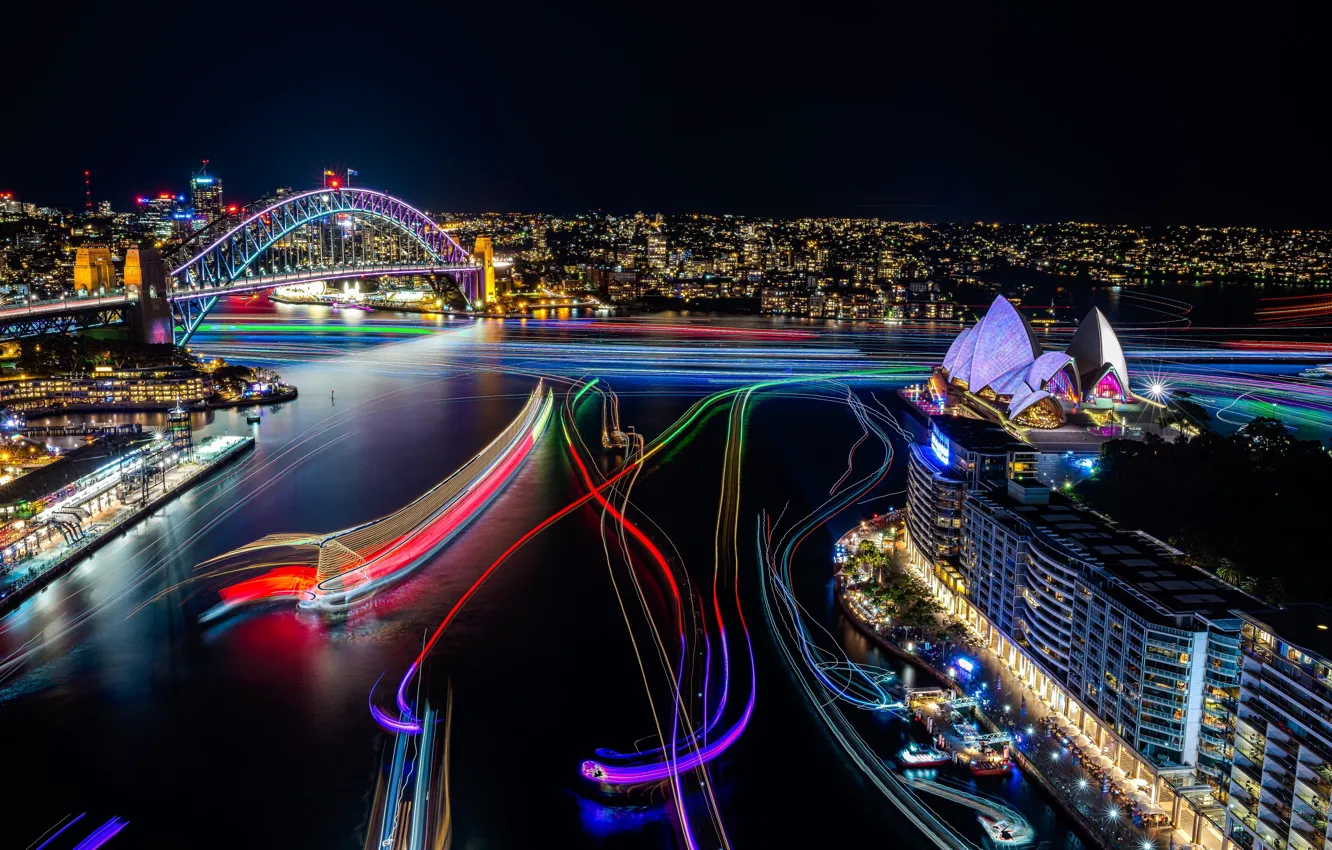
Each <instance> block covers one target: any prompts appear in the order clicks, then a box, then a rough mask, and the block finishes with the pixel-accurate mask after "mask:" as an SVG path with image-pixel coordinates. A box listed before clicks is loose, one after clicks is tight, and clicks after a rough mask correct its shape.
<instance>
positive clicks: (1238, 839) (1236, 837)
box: [1230, 826, 1253, 850]
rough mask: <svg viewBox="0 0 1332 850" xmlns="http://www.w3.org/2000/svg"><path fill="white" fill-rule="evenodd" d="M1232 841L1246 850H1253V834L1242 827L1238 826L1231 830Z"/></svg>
mask: <svg viewBox="0 0 1332 850" xmlns="http://www.w3.org/2000/svg"><path fill="white" fill-rule="evenodd" d="M1230 840H1231V841H1233V842H1235V843H1236V844H1238V845H1239V846H1241V847H1243V848H1244V850H1253V834H1252V833H1250V832H1249V830H1247V829H1245V828H1244V827H1242V826H1237V827H1235V828H1234V829H1233V830H1231V832H1230Z"/></svg>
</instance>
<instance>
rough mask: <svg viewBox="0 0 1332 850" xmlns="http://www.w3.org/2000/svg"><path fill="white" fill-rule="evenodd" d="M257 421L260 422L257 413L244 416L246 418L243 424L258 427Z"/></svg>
mask: <svg viewBox="0 0 1332 850" xmlns="http://www.w3.org/2000/svg"><path fill="white" fill-rule="evenodd" d="M259 421H260V419H259V414H258V413H251V414H250V415H249V416H246V417H245V422H246V424H249V425H258V424H259Z"/></svg>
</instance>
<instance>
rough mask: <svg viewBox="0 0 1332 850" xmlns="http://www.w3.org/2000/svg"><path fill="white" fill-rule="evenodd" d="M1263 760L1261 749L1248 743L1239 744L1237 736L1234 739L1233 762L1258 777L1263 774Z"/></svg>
mask: <svg viewBox="0 0 1332 850" xmlns="http://www.w3.org/2000/svg"><path fill="white" fill-rule="evenodd" d="M1263 761H1264V759H1263V754H1262V751H1261V750H1255V749H1253V746H1252V745H1251V744H1248V743H1243V744H1241V742H1240V741H1239V739H1238V738H1237V739H1236V740H1235V764H1237V765H1239V766H1240V767H1241V768H1243V769H1244V770H1246V771H1248V772H1249V773H1250V774H1252V775H1253V776H1256V777H1259V776H1262V775H1263Z"/></svg>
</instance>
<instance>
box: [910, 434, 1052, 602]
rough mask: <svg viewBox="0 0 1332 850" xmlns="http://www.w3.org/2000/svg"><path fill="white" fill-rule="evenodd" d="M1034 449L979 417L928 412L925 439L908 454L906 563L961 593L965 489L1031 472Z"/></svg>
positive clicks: (1033, 461)
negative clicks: (908, 559) (929, 417)
mask: <svg viewBox="0 0 1332 850" xmlns="http://www.w3.org/2000/svg"><path fill="white" fill-rule="evenodd" d="M1036 454H1037V453H1036V452H1035V451H1034V450H1033V449H1031V447H1030V446H1028V445H1026V444H1025V443H1022V442H1020V441H1019V440H1016V439H1014V438H1013V437H1012V436H1010V435H1009V434H1008V433H1007V432H1006V431H1004V430H1003V429H1002V428H1000V427H998V426H997V425H994V424H992V423H989V422H985V421H983V420H980V419H962V418H956V417H944V416H939V417H933V418H931V419H930V424H929V431H928V441H927V442H926V443H925V444H918V443H912V444H911V450H910V457H909V458H908V460H907V504H908V505H909V506H910V508H909V509H908V512H907V528H908V530H909V538H908V539H909V540H910V541H911V546H909V547H908V550H907V551H908V553H909V555H910V558H911V563H912V565H913V566H915V567H916V568H917V569H918V570H920V571H921V572H922V573H923V574H928V575H932V576H935V577H936V578H937V580H938V582H939V583H940V584H941V585H942V586H944V587H946V588H948V589H949V591H950V592H956V593H966V584H965V577H964V576H963V574H962V573H961V572H960V571H959V569H958V561H959V557H960V554H961V549H962V524H963V523H962V519H963V517H962V511H963V503H964V501H965V499H966V494H967V492H968V491H969V490H971V489H974V488H976V487H979V486H980V483H981V482H982V481H987V480H992V479H999V480H1005V479H1007V478H1009V477H1013V476H1017V477H1018V478H1020V479H1022V480H1026V479H1027V478H1028V477H1031V476H1033V475H1034V473H1035V467H1036Z"/></svg>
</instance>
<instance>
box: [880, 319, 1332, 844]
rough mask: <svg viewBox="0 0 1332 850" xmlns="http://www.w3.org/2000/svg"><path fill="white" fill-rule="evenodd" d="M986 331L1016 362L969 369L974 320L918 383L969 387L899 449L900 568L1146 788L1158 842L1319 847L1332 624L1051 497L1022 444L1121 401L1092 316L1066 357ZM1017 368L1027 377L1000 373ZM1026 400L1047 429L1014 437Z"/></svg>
mask: <svg viewBox="0 0 1332 850" xmlns="http://www.w3.org/2000/svg"><path fill="white" fill-rule="evenodd" d="M991 315H994V308H992V310H991ZM998 315H1000V316H1001V317H1003V316H1008V318H1004V319H1002V322H1001V325H1000V326H1002V327H1003V328H1005V331H1004V333H1003V334H1002V336H1003V337H1004V339H1005V340H1006V342H1007V343H1011V342H1012V341H1013V340H1014V339H1016V340H1017V343H1018V345H1017V348H1018V351H1019V354H1017V355H1011V348H1005V346H999V347H998V351H999V355H996V356H1005V357H1010V355H1011V357H1010V359H1011V361H1012V362H1011V363H1008V362H1005V363H1004V364H1001V366H1004V367H1007V372H1006V373H1005V374H1009V375H1010V378H1009V379H1005V380H999V379H996V378H993V377H992V373H994V372H995V368H992V367H990V366H987V365H985V364H981V363H977V362H975V358H976V357H977V355H978V352H979V354H980V356H982V357H988V356H991V354H994V352H995V351H996V348H995V346H994V343H993V341H991V340H989V339H988V338H987V337H988V334H989V333H990V332H992V330H993V329H991V331H987V330H985V328H984V327H983V326H984V325H985V324H987V323H988V322H989V320H990V316H989V315H987V317H986V318H985V319H984V320H982V324H981V325H978V326H977V328H973V329H971V330H970V331H966V332H964V335H963V338H962V341H963V343H964V344H965V345H964V347H962V348H959V346H958V344H957V343H954V346H953V348H952V349H950V358H951V361H950V364H948V365H945V366H943V367H941V368H940V369H939V370H936V372H935V376H934V379H932V380H933V381H934V382H936V383H937V382H938V381H940V380H948V381H954V380H955V381H959V382H961V383H962V384H963V385H965V387H966V388H965V389H963V388H962V387H959V386H957V385H956V384H950V385H949V388H948V389H947V390H946V391H945V392H949V393H952V394H954V396H957V395H959V394H961V395H962V396H963V397H962V398H960V399H949V400H948V402H947V403H945V404H937V401H939V399H937V398H936V405H935V406H934V407H933V408H932V409H931V411H930V412H936V411H939V410H944V411H946V414H947V415H931V416H928V417H927V418H925V420H924V422H923V423H922V424H923V426H924V427H923V433H921V434H920V435H919V439H918V440H917V441H915V442H914V443H913V444H912V445H911V447H910V452H909V458H908V478H907V523H906V528H907V552H908V559H909V563H910V565H911V567H912V569H913V570H914V571H915V572H916V573H917V574H918V575H920V576H921V577H922V578H923V579H924V580H925V581H926V582H927V583H928V584H929V585H930V586H931V588H932V589H933V591H934V593H935V595H936V597H937V598H938V600H939V601H940V602H941V603H942V604H943V605H944V607H945V608H946V610H948V612H949V613H950V614H952V615H953V616H954V617H956V618H958V619H960V620H963V621H965V622H967V623H968V624H969V625H970V626H971V627H972V628H974V629H975V630H976V631H977V632H978V633H980V634H981V635H982V637H984V638H986V639H988V641H989V645H990V648H991V650H992V651H993V652H994V653H995V655H996V656H998V658H999V659H1000V660H1001V662H1002V663H1003V664H1005V665H1006V666H1008V667H1009V668H1010V669H1011V670H1012V671H1013V673H1014V674H1015V675H1017V676H1018V677H1019V678H1021V679H1022V680H1023V681H1024V682H1025V683H1026V684H1027V685H1028V686H1029V687H1030V688H1031V689H1032V691H1034V692H1035V693H1036V694H1037V695H1038V696H1039V698H1040V699H1041V700H1042V701H1043V702H1044V703H1045V704H1046V705H1047V706H1048V707H1049V710H1050V711H1052V712H1055V713H1057V714H1059V715H1062V716H1063V717H1065V718H1067V719H1068V721H1069V722H1070V723H1071V724H1072V725H1073V726H1076V727H1077V730H1078V732H1079V733H1080V734H1084V735H1086V736H1087V738H1088V739H1089V740H1090V741H1091V743H1092V744H1094V745H1095V746H1096V747H1097V748H1099V750H1100V751H1101V752H1102V753H1103V754H1104V755H1105V756H1107V757H1109V758H1110V759H1111V761H1112V763H1113V769H1118V770H1122V771H1123V772H1124V775H1125V777H1126V778H1127V779H1128V780H1143V781H1145V784H1144V782H1140V783H1139V784H1144V791H1143V793H1146V794H1148V795H1149V796H1150V802H1151V804H1153V805H1155V806H1159V807H1160V808H1162V809H1163V810H1164V811H1165V812H1166V813H1168V814H1169V815H1170V817H1171V820H1172V822H1173V824H1174V827H1175V830H1176V831H1175V833H1174V837H1173V839H1172V843H1174V844H1184V843H1186V844H1198V845H1202V846H1203V847H1205V848H1207V849H1208V850H1231V848H1233V847H1243V848H1246V850H1332V835H1329V832H1328V811H1329V800H1330V799H1332V630H1330V629H1332V609H1329V608H1326V607H1323V606H1317V605H1303V606H1301V605H1296V606H1288V607H1286V608H1281V609H1279V610H1274V609H1271V608H1269V607H1267V606H1266V605H1265V603H1263V602H1262V601H1260V600H1258V599H1256V598H1254V597H1252V596H1249V595H1248V594H1245V593H1243V592H1241V591H1240V590H1238V589H1237V588H1234V587H1232V586H1231V585H1228V584H1226V583H1225V582H1222V581H1221V580H1219V579H1218V578H1216V577H1215V576H1213V575H1211V574H1209V573H1206V572H1204V571H1202V570H1199V569H1197V568H1194V567H1191V566H1189V565H1187V564H1184V563H1183V562H1182V560H1181V558H1180V557H1179V556H1180V555H1181V554H1182V553H1180V552H1178V551H1177V550H1174V549H1172V548H1171V547H1170V546H1169V545H1167V544H1165V543H1163V542H1162V541H1160V540H1157V539H1155V538H1153V537H1151V536H1150V535H1147V534H1145V533H1143V532H1141V531H1132V530H1127V529H1123V528H1121V527H1119V526H1118V525H1116V524H1115V523H1114V522H1113V521H1112V520H1111V519H1109V518H1107V517H1105V516H1103V515H1101V514H1098V513H1096V512H1095V511H1092V510H1090V509H1088V508H1086V507H1085V506H1083V505H1080V504H1078V503H1076V502H1074V501H1073V500H1071V499H1069V498H1067V497H1065V496H1063V495H1062V494H1061V493H1059V492H1058V491H1057V490H1052V489H1051V487H1050V486H1048V485H1049V482H1048V481H1046V480H1043V478H1045V477H1046V476H1042V475H1041V474H1040V473H1041V472H1042V470H1043V469H1044V467H1045V462H1046V461H1047V460H1048V455H1049V452H1048V451H1045V450H1044V449H1045V446H1043V445H1042V444H1041V443H1040V442H1039V441H1038V440H1036V439H1032V435H1033V434H1034V433H1036V432H1037V431H1038V430H1044V433H1046V434H1048V433H1049V429H1041V428H1040V426H1041V425H1042V424H1050V422H1051V421H1052V420H1053V419H1054V418H1055V416H1056V414H1055V412H1054V408H1055V407H1056V406H1057V407H1058V408H1059V411H1060V412H1061V413H1071V412H1072V411H1073V410H1074V409H1076V408H1078V407H1079V406H1082V405H1084V404H1086V403H1087V400H1088V399H1089V398H1106V397H1107V396H1106V394H1109V395H1110V396H1114V395H1116V394H1120V393H1126V389H1125V388H1126V387H1127V386H1128V375H1127V369H1126V368H1125V365H1124V363H1123V356H1122V351H1120V349H1119V346H1118V343H1117V342H1113V343H1111V340H1112V339H1113V331H1112V330H1111V329H1110V328H1109V326H1108V325H1107V324H1104V323H1103V321H1102V320H1103V317H1102V316H1100V315H1099V313H1095V312H1094V313H1093V315H1092V316H1089V317H1088V320H1087V322H1084V323H1083V326H1082V328H1080V329H1079V331H1078V334H1077V335H1075V336H1074V338H1073V343H1072V344H1070V346H1069V352H1071V353H1070V354H1069V356H1068V358H1067V359H1065V356H1064V354H1063V353H1060V354H1059V356H1058V357H1053V358H1051V357H1048V355H1047V354H1044V353H1034V352H1033V351H1032V349H1031V347H1030V346H1029V343H1030V342H1031V341H1032V340H1031V338H1030V337H1029V336H1028V330H1029V329H1028V328H1027V327H1026V324H1025V322H1023V321H1022V320H1021V318H1020V317H1019V316H1017V314H1016V311H1013V312H1012V313H1008V312H1007V311H1003V312H1001V313H1000V314H998ZM1089 329H1090V330H1089ZM1087 332H1094V338H1092V341H1091V342H1088V339H1089V337H1088V336H1087V335H1086V333H1087ZM978 334H979V337H978V338H976V339H973V340H972V343H967V338H971V337H977V335H978ZM1079 335H1081V339H1080V338H1079ZM1093 343H1094V345H1093ZM972 344H974V345H975V346H976V347H975V348H971V347H968V346H970V345H972ZM1004 351H1009V354H1004V353H1003V352H1004ZM1029 354H1034V356H1032V357H1031V359H1030V360H1029V361H1027V362H1028V365H1027V367H1026V371H1025V372H1023V371H1022V370H1021V369H1019V368H1018V367H1017V366H1014V365H1012V364H1014V363H1017V361H1018V360H1026V359H1027V357H1028V355H1029ZM1043 357H1045V358H1047V359H1046V361H1045V363H1046V364H1047V365H1041V366H1039V368H1035V367H1034V366H1033V364H1036V363H1038V362H1039V361H1040V360H1041V359H1042V358H1043ZM1056 362H1057V363H1058V366H1057V367H1055V369H1054V370H1053V371H1052V370H1051V369H1050V368H1048V364H1049V363H1056ZM1019 373H1020V375H1019ZM1047 374H1048V375H1049V377H1048V378H1047V377H1044V376H1046V375H1047ZM1019 376H1020V377H1022V383H1023V386H1021V387H1019V386H1017V383H1016V379H1017V377H1019ZM1032 376H1034V377H1032ZM1028 377H1031V380H1028ZM972 386H980V387H981V389H985V388H987V387H988V388H990V389H992V390H993V389H995V388H996V386H997V387H998V389H999V390H1003V392H999V391H997V390H996V391H995V392H994V397H993V398H990V397H988V394H977V393H972V392H971V390H970V387H972ZM1088 387H1090V388H1091V389H1090V395H1089V394H1088ZM936 389H938V388H937V387H936ZM1024 393H1025V395H1024ZM1042 394H1043V395H1042ZM1032 396H1037V397H1036V398H1035V400H1033V399H1032ZM1014 398H1016V399H1017V401H1016V402H1014ZM1074 399H1077V400H1076V401H1075V400H1074ZM1042 402H1048V403H1047V404H1045V405H1044V409H1045V413H1042V414H1041V415H1040V416H1039V417H1037V418H1036V419H1034V420H1026V421H1028V422H1032V423H1034V424H1029V425H1026V426H1024V425H1023V424H1022V423H1023V416H1022V414H1023V413H1024V412H1025V411H1026V410H1028V409H1030V408H1031V406H1032V405H1034V404H1041V403H1042ZM1056 402H1057V404H1056ZM1115 403H1116V404H1118V402H1115ZM1019 406H1020V409H1017V408H1019ZM921 407H924V405H922V406H921ZM918 412H919V411H918ZM1076 427H1078V426H1075V425H1072V424H1070V423H1069V422H1068V420H1067V418H1066V419H1065V420H1064V421H1063V422H1062V423H1061V424H1059V425H1057V426H1056V428H1058V429H1071V428H1076Z"/></svg>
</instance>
